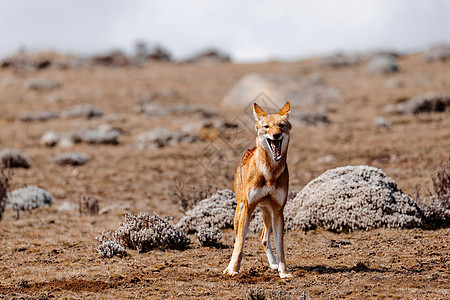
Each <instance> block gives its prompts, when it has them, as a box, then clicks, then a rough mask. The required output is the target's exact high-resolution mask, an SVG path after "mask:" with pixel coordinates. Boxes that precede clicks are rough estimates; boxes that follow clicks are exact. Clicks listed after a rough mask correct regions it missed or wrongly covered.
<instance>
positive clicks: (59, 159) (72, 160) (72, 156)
mask: <svg viewBox="0 0 450 300" xmlns="http://www.w3.org/2000/svg"><path fill="white" fill-rule="evenodd" d="M52 161H53V162H55V163H57V164H58V165H60V166H65V165H71V166H81V165H84V164H85V163H86V162H87V161H88V156H87V155H86V154H83V153H72V152H66V153H61V154H58V155H56V156H55V157H53V158H52Z"/></svg>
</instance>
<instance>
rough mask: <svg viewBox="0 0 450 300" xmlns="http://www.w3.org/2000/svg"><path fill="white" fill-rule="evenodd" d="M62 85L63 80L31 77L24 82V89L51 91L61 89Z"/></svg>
mask: <svg viewBox="0 0 450 300" xmlns="http://www.w3.org/2000/svg"><path fill="white" fill-rule="evenodd" d="M61 86H62V84H61V82H59V81H57V80H54V79H49V78H30V79H27V80H26V81H25V82H24V84H23V87H24V89H26V90H35V91H49V90H54V89H59V88H60V87H61Z"/></svg>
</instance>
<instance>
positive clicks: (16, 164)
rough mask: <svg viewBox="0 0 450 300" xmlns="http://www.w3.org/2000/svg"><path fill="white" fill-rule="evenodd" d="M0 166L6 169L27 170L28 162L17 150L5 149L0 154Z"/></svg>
mask: <svg viewBox="0 0 450 300" xmlns="http://www.w3.org/2000/svg"><path fill="white" fill-rule="evenodd" d="M0 164H2V165H3V166H4V167H6V168H25V169H28V168H29V167H30V160H29V159H28V157H27V156H26V155H24V154H22V152H20V151H19V150H17V149H9V148H6V149H3V151H2V152H0Z"/></svg>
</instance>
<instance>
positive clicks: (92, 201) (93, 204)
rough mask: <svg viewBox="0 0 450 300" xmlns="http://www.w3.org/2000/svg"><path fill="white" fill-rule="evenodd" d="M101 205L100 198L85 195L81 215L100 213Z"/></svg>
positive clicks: (81, 201) (81, 203)
mask: <svg viewBox="0 0 450 300" xmlns="http://www.w3.org/2000/svg"><path fill="white" fill-rule="evenodd" d="M99 211H100V205H99V203H98V199H97V198H96V197H94V196H92V195H87V196H83V198H81V200H80V215H83V214H88V215H98V212H99Z"/></svg>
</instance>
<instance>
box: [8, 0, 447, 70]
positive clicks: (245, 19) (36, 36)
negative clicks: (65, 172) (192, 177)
mask: <svg viewBox="0 0 450 300" xmlns="http://www.w3.org/2000/svg"><path fill="white" fill-rule="evenodd" d="M0 35H1V36H2V37H3V38H2V39H1V40H0V59H3V58H5V57H7V56H10V55H13V54H16V53H17V52H18V51H20V50H24V51H25V52H42V51H54V52H58V53H66V54H75V55H78V56H91V55H96V54H103V53H108V52H111V51H113V50H119V51H123V52H125V53H127V54H133V53H134V49H135V47H136V44H137V43H138V42H143V43H145V44H147V45H148V46H149V47H150V48H151V47H154V46H162V47H163V48H165V49H167V51H169V53H171V54H172V56H173V58H174V59H175V60H182V59H186V58H188V57H191V56H193V55H195V54H197V53H199V52H201V51H203V50H206V49H211V48H214V49H218V50H219V51H221V52H223V53H225V54H228V55H230V56H231V59H232V60H233V61H235V62H261V61H268V60H296V59H302V58H306V57H312V56H321V55H328V54H333V53H336V52H365V51H370V50H386V49H388V50H395V51H400V52H415V51H422V50H424V49H426V48H427V47H429V46H431V45H433V44H439V43H449V42H450V1H446V0H429V1H425V0H393V1H392V0H391V1H389V0H366V1H357V0H343V1H330V0H318V1H314V2H311V1H287V0H282V1H269V0H264V1H255V0H252V1H247V2H245V3H241V2H238V1H236V0H233V1H224V0H220V1H214V2H212V1H207V0H194V1H191V2H184V1H181V0H173V1H160V0H157V1H145V0H136V1H132V2H130V1H125V0H113V1H107V0H98V1H88V0H66V1H58V0H40V1H33V0H3V1H2V2H1V4H0Z"/></svg>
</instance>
